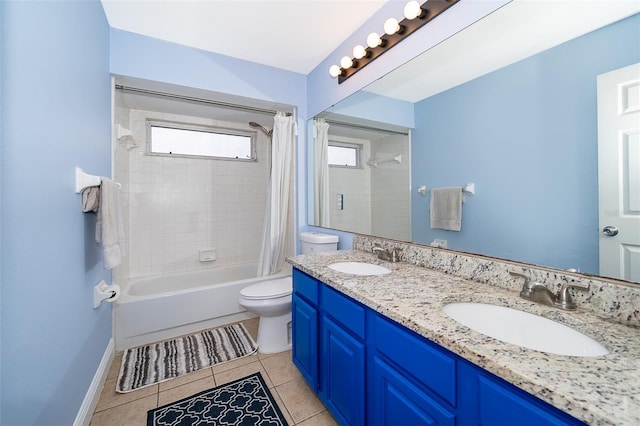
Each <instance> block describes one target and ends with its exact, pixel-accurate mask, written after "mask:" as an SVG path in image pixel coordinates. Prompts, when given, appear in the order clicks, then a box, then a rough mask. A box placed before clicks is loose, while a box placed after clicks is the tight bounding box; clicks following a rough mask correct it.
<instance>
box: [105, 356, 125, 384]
mask: <svg viewBox="0 0 640 426" xmlns="http://www.w3.org/2000/svg"><path fill="white" fill-rule="evenodd" d="M122 355H124V352H118V353H116V355H115V357H114V358H113V362H111V367H109V374H107V379H113V378H116V377H118V373H120V364H122Z"/></svg>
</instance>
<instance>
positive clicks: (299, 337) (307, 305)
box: [291, 268, 320, 393]
mask: <svg viewBox="0 0 640 426" xmlns="http://www.w3.org/2000/svg"><path fill="white" fill-rule="evenodd" d="M319 285H320V283H319V282H318V281H317V280H315V279H314V278H312V277H310V276H308V275H306V274H305V273H303V272H301V271H299V270H298V269H295V268H294V269H293V296H292V300H291V319H292V324H291V332H292V333H291V339H292V346H291V347H292V356H293V363H294V364H295V365H296V366H297V367H298V369H299V370H300V373H301V374H302V376H303V377H304V378H305V380H306V381H307V383H309V386H311V388H312V389H313V390H314V391H315V392H316V393H317V392H318V384H319V383H318V382H319V380H318V375H319V365H318V360H319V358H318V353H319V351H318V348H319V326H320V323H319V314H318V288H319Z"/></svg>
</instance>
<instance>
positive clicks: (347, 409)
mask: <svg viewBox="0 0 640 426" xmlns="http://www.w3.org/2000/svg"><path fill="white" fill-rule="evenodd" d="M321 359H322V361H321V366H320V370H321V372H322V373H321V374H322V378H321V384H320V397H321V399H322V400H323V402H324V403H325V404H326V405H327V408H328V409H329V410H330V411H331V413H332V414H333V415H334V416H335V418H336V420H337V421H338V423H340V424H341V425H364V424H365V417H364V416H365V414H364V413H365V381H364V369H365V350H364V344H363V343H361V342H360V341H359V340H358V339H356V338H355V337H353V336H352V335H351V334H349V333H348V332H346V331H345V330H343V329H342V327H340V326H339V325H338V324H337V323H335V322H334V321H332V320H331V319H330V318H329V317H326V316H325V317H323V319H322V358H321Z"/></svg>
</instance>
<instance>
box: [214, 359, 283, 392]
mask: <svg viewBox="0 0 640 426" xmlns="http://www.w3.org/2000/svg"><path fill="white" fill-rule="evenodd" d="M257 372H260V374H262V378H263V379H264V383H265V384H266V385H267V388H269V389H271V388H272V387H273V383H272V382H271V379H270V378H269V375H268V374H267V372H266V371H265V370H264V367H263V366H262V364H261V363H260V362H259V361H257V360H256V361H255V362H252V363H250V364H245V365H241V366H239V367H236V368H234V369H231V370H226V371H221V372H219V373H216V372H215V371H214V373H213V376H214V378H215V379H216V383H217V384H218V385H223V384H225V383H229V382H232V381H234V380H237V379H241V378H243V377H246V376H248V375H250V374H253V373H257Z"/></svg>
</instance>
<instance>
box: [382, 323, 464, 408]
mask: <svg viewBox="0 0 640 426" xmlns="http://www.w3.org/2000/svg"><path fill="white" fill-rule="evenodd" d="M373 336H374V337H373V342H374V346H375V349H376V351H377V352H378V353H381V354H384V355H385V356H386V357H387V358H388V359H389V360H391V361H393V362H394V363H395V364H397V365H398V366H399V367H400V368H402V369H404V370H405V371H406V372H407V373H408V374H409V375H410V376H412V377H413V378H414V379H416V380H418V381H419V382H420V383H422V384H423V385H425V386H426V387H427V388H429V389H430V390H431V391H433V392H434V393H435V394H436V395H438V396H440V397H441V398H442V399H444V400H445V401H447V402H448V403H450V404H451V405H452V406H455V405H456V360H455V358H454V357H452V356H450V355H449V354H447V353H446V352H444V351H442V350H440V349H438V348H436V347H435V346H434V345H432V344H430V343H429V342H428V341H427V340H426V339H423V338H420V337H419V336H417V335H415V334H413V333H412V332H411V331H410V330H408V329H405V328H403V327H401V326H399V325H397V324H396V323H393V322H391V321H390V320H387V319H385V318H382V317H380V316H378V315H376V316H375V317H374V326H373Z"/></svg>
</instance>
